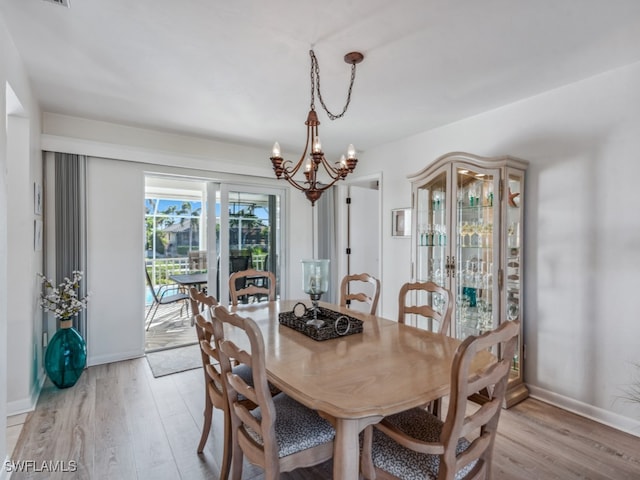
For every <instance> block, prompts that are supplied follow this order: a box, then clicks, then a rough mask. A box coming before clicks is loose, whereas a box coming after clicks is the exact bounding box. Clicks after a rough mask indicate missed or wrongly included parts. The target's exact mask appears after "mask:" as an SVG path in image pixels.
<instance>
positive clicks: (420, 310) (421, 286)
mask: <svg viewBox="0 0 640 480" xmlns="http://www.w3.org/2000/svg"><path fill="white" fill-rule="evenodd" d="M413 291H424V292H428V293H431V294H432V295H431V302H432V304H431V305H428V304H427V305H407V301H408V296H409V292H413ZM436 295H439V296H440V297H441V298H442V300H441V301H442V304H441V307H440V308H439V309H436V308H434V305H433V303H434V297H435V296H436ZM451 299H452V296H451V293H450V292H449V290H447V289H446V288H444V287H441V286H440V285H438V284H437V283H434V282H414V283H405V284H404V285H402V287H401V288H400V293H399V294H398V322H399V323H405V320H406V316H407V315H408V314H415V315H421V316H423V317H426V318H433V319H434V320H436V321H437V322H438V324H439V326H438V333H442V334H444V335H446V334H447V333H448V332H449V325H450V324H451V314H452V312H453V302H452V300H451Z"/></svg>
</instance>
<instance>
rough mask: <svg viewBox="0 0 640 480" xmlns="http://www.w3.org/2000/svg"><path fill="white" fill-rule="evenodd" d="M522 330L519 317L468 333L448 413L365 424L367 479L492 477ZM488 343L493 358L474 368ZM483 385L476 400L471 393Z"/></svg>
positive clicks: (412, 413) (415, 412) (419, 412)
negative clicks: (485, 395) (483, 393)
mask: <svg viewBox="0 0 640 480" xmlns="http://www.w3.org/2000/svg"><path fill="white" fill-rule="evenodd" d="M519 331H520V325H519V321H508V322H505V323H503V324H502V325H500V327H498V328H497V329H496V330H493V331H490V332H487V333H484V334H482V335H480V336H470V337H468V338H467V339H466V340H465V341H464V342H462V344H460V345H459V347H458V348H457V350H456V353H455V355H454V358H453V363H452V367H451V393H450V401H449V409H448V412H447V416H446V419H445V420H444V422H443V421H441V420H440V419H439V418H437V417H435V416H434V415H432V414H431V413H429V412H428V411H426V410H424V409H423V408H420V407H417V408H413V409H411V410H408V411H405V412H402V413H399V414H396V415H391V416H388V417H385V418H384V419H383V420H382V421H381V422H380V423H379V424H377V425H373V426H369V427H367V428H366V429H365V432H364V438H363V447H362V457H361V467H362V473H363V476H364V478H365V479H372V478H380V479H403V480H407V479H414V478H425V479H430V480H454V479H456V480H470V479H490V478H491V460H492V456H493V445H494V441H495V437H496V431H497V428H498V420H499V419H500V412H501V410H502V403H503V401H504V397H505V392H506V388H507V380H508V378H509V372H510V371H511V363H512V361H513V355H514V353H515V349H516V343H517V341H518V333H519ZM486 349H491V351H492V352H493V353H494V355H495V357H494V361H493V362H492V363H491V364H489V365H487V366H486V367H485V368H483V369H481V370H478V371H473V370H472V369H471V365H472V361H473V359H474V357H475V356H476V354H477V353H478V352H480V351H482V350H486ZM483 389H486V390H487V391H489V392H491V395H490V396H489V399H488V401H487V402H486V403H484V404H482V405H480V406H479V405H477V404H475V403H474V402H472V401H470V400H469V399H468V397H469V395H471V394H473V393H475V392H478V391H480V390H483Z"/></svg>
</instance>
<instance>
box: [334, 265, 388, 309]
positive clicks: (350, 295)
mask: <svg viewBox="0 0 640 480" xmlns="http://www.w3.org/2000/svg"><path fill="white" fill-rule="evenodd" d="M359 283H360V284H361V283H365V284H369V285H368V287H365V288H368V290H369V291H370V292H371V294H369V293H367V292H354V291H352V287H353V286H355V285H358V286H360V285H359ZM379 298H380V280H378V279H377V278H375V277H372V276H371V275H369V274H368V273H358V274H353V275H346V276H345V277H343V279H342V281H341V282H340V306H342V307H346V306H347V305H348V304H350V302H351V301H352V300H355V301H358V302H362V303H366V304H367V305H369V307H370V308H369V313H370V314H371V315H375V313H376V310H377V309H378V300H379Z"/></svg>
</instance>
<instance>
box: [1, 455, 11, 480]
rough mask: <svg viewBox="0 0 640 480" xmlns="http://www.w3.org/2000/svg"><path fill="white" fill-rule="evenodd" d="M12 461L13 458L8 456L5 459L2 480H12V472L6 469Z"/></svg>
mask: <svg viewBox="0 0 640 480" xmlns="http://www.w3.org/2000/svg"><path fill="white" fill-rule="evenodd" d="M10 461H11V458H9V456H7V458H5V459H4V462H2V468H0V480H9V479H10V478H11V472H10V471H7V469H6V465H7V463H8V462H10Z"/></svg>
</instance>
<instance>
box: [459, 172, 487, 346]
mask: <svg viewBox="0 0 640 480" xmlns="http://www.w3.org/2000/svg"><path fill="white" fill-rule="evenodd" d="M495 187H496V178H495V176H494V175H492V174H489V173H484V172H479V171H474V170H471V169H469V168H462V167H457V168H456V199H457V205H456V215H455V216H456V219H455V222H456V227H457V242H456V250H455V252H456V253H455V259H456V264H455V265H456V270H455V271H456V281H455V286H456V287H455V288H456V290H455V299H456V309H455V310H456V317H455V320H456V322H455V324H456V331H455V334H456V336H457V337H458V338H466V337H468V336H469V335H478V334H480V333H482V332H485V331H487V330H491V329H493V328H494V326H495V325H496V322H497V320H496V317H497V315H495V314H494V307H495V302H494V290H495V285H494V280H495V279H494V275H495V273H496V272H495V269H494V260H495V258H494V256H495V255H496V249H495V248H494V246H495V245H496V241H495V240H494V238H495V235H494V233H495V232H494V225H496V219H497V215H496V213H495V212H496V206H495V205H494V188H495ZM495 313H497V312H495Z"/></svg>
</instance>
